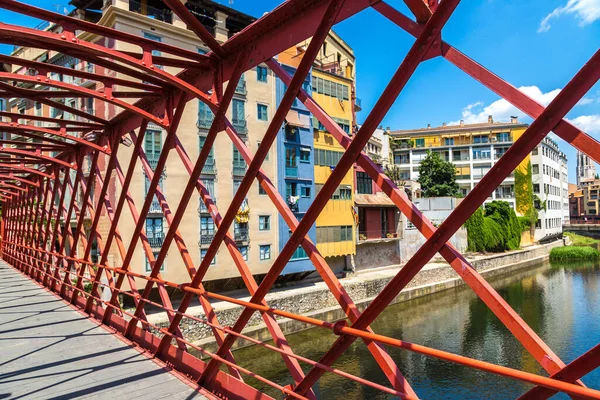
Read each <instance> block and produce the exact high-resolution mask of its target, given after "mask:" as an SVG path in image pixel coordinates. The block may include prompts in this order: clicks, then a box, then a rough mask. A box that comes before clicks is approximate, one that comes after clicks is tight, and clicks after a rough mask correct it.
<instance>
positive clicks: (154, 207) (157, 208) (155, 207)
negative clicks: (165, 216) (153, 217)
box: [148, 197, 162, 213]
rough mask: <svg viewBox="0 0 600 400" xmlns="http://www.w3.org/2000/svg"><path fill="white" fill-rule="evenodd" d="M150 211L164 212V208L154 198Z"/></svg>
mask: <svg viewBox="0 0 600 400" xmlns="http://www.w3.org/2000/svg"><path fill="white" fill-rule="evenodd" d="M148 212H149V213H162V208H161V207H160V202H159V201H158V200H157V199H156V197H155V198H154V199H152V203H151V204H150V210H149V211H148Z"/></svg>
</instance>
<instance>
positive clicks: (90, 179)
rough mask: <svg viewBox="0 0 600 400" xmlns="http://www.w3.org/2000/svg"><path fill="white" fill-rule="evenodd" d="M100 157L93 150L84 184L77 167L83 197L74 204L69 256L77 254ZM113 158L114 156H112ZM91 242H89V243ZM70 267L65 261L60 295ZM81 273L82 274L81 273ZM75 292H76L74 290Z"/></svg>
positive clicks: (64, 287) (68, 279) (68, 276)
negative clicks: (75, 216)
mask: <svg viewBox="0 0 600 400" xmlns="http://www.w3.org/2000/svg"><path fill="white" fill-rule="evenodd" d="M99 158H100V152H98V151H95V152H94V153H93V155H92V163H91V168H90V174H88V177H87V182H85V184H84V178H85V177H84V176H83V172H82V171H81V168H78V169H77V174H78V175H81V176H80V178H79V180H80V182H81V188H82V189H83V191H84V192H83V198H82V201H81V206H79V205H78V204H75V206H76V208H79V209H80V210H79V218H78V219H77V225H76V227H75V234H74V235H73V243H72V245H71V248H70V252H69V256H70V257H75V256H76V254H77V246H78V245H79V238H80V237H81V236H82V230H83V220H84V219H85V215H86V211H87V206H88V200H89V198H90V195H91V191H92V188H93V187H94V180H95V174H92V173H91V171H95V170H96V166H97V165H98V159H99ZM113 158H114V157H113ZM76 193H77V192H73V194H72V195H73V196H74V197H77V196H76V195H75V194H76ZM83 199H85V201H83ZM83 236H84V239H85V234H83ZM90 244H91V243H90ZM83 245H84V247H86V243H84V244H83ZM71 269H72V266H71V264H70V263H67V271H66V272H65V276H64V279H63V283H62V285H61V287H60V293H61V297H63V298H64V297H65V290H66V286H65V284H66V283H67V282H69V283H70V276H71V274H70V271H71ZM82 275H83V274H82ZM75 293H77V292H75Z"/></svg>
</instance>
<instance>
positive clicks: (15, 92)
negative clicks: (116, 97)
mask: <svg viewBox="0 0 600 400" xmlns="http://www.w3.org/2000/svg"><path fill="white" fill-rule="evenodd" d="M0 26H1V25H0ZM0 88H1V89H4V90H5V91H7V92H9V93H12V94H13V96H14V97H18V98H27V95H26V94H24V93H26V91H25V92H23V89H21V88H18V87H15V86H12V85H9V84H7V83H5V82H1V81H0ZM38 101H39V102H40V103H42V104H46V105H48V106H50V107H52V108H56V109H59V110H61V111H65V112H68V113H70V114H73V115H77V116H78V117H82V118H85V119H88V120H90V121H94V122H96V123H100V124H102V125H103V126H104V125H105V124H107V123H108V121H106V120H105V119H103V118H99V117H96V116H95V115H92V114H88V113H86V112H83V111H80V110H78V109H76V108H73V107H69V106H67V105H65V104H63V103H61V102H58V101H54V100H49V99H43V98H42V99H38ZM27 117H28V118H29V119H32V118H30V117H31V116H27Z"/></svg>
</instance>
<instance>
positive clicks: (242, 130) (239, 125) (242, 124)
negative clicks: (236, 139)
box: [231, 119, 248, 135]
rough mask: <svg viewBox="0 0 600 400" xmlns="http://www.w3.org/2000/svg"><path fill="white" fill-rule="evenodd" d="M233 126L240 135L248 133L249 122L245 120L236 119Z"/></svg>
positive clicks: (232, 123) (232, 122)
mask: <svg viewBox="0 0 600 400" xmlns="http://www.w3.org/2000/svg"><path fill="white" fill-rule="evenodd" d="M231 125H233V128H234V129H235V130H236V132H237V133H238V134H240V135H242V134H246V133H248V121H246V120H245V119H234V120H232V121H231Z"/></svg>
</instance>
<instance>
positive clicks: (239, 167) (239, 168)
mask: <svg viewBox="0 0 600 400" xmlns="http://www.w3.org/2000/svg"><path fill="white" fill-rule="evenodd" d="M232 172H233V175H244V174H245V173H246V163H245V162H241V163H240V162H234V163H233V171H232Z"/></svg>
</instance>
